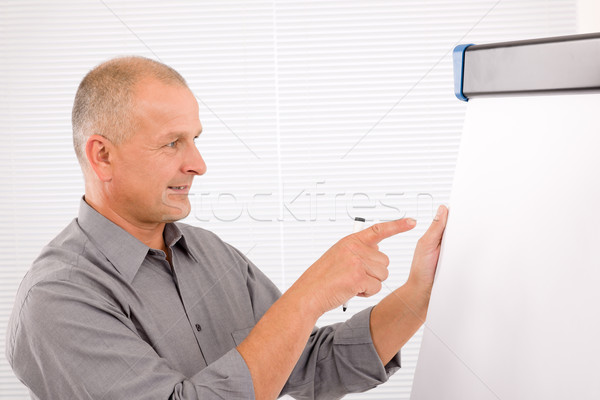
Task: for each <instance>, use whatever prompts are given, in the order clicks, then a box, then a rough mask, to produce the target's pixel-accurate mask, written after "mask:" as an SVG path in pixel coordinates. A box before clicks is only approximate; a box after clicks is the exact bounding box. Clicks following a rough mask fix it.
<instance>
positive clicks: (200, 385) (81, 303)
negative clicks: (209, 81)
mask: <svg viewBox="0 0 600 400" xmlns="http://www.w3.org/2000/svg"><path fill="white" fill-rule="evenodd" d="M163 236H164V239H165V244H166V245H167V246H168V248H169V250H170V252H171V255H172V268H171V265H170V264H169V263H168V261H167V260H166V255H165V253H164V252H163V251H161V250H155V249H152V248H149V247H148V246H146V245H145V244H143V243H142V242H140V241H139V240H137V239H136V238H135V237H133V236H132V235H130V234H129V233H127V232H126V231H125V230H123V229H121V228H120V227H119V226H117V225H115V224H114V223H112V222H111V221H109V220H108V219H106V218H105V217H104V216H102V215H101V214H99V213H98V212H97V211H95V210H94V209H93V208H92V207H90V206H89V205H88V204H87V203H85V201H84V200H82V201H81V205H80V211H79V217H78V218H77V219H75V220H73V222H71V224H70V225H68V226H67V228H65V230H63V231H62V232H61V233H60V234H59V235H58V236H57V237H56V238H55V239H54V240H53V241H52V242H50V244H48V245H47V246H46V247H45V248H44V249H43V250H42V253H41V254H40V256H39V257H38V258H37V259H36V260H35V261H34V263H33V265H32V267H31V269H30V271H29V272H28V274H27V275H26V277H25V278H24V280H23V282H22V283H21V286H20V288H19V291H18V293H17V298H16V301H15V306H14V309H13V313H12V316H11V319H10V322H9V326H8V334H7V344H6V354H7V358H8V360H9V362H10V364H11V366H12V368H13V370H14V371H15V374H16V375H17V377H18V378H19V379H20V380H21V381H22V382H23V383H25V385H27V387H28V388H29V389H30V392H31V394H32V397H33V398H35V399H252V398H254V389H253V385H252V378H251V375H250V372H249V370H248V367H247V365H246V363H245V362H244V360H243V358H242V357H241V355H240V354H239V352H238V351H237V349H236V346H237V345H239V344H240V343H241V341H243V340H244V339H245V337H246V336H247V335H248V333H249V332H250V330H251V329H252V328H253V327H254V325H255V324H256V322H257V321H258V320H259V319H260V318H261V316H262V315H263V314H264V313H265V312H266V311H267V309H268V308H269V307H270V306H271V305H272V304H273V303H274V302H275V301H276V300H277V299H278V298H279V296H280V292H279V291H278V289H277V288H276V287H275V285H274V284H273V283H272V282H271V281H270V280H269V279H268V278H267V277H266V276H265V275H264V274H263V273H262V272H261V271H260V270H259V269H258V268H257V267H256V266H254V265H253V264H252V263H251V262H250V261H249V260H248V259H247V258H246V257H245V256H244V255H243V254H241V253H240V252H239V251H238V250H236V249H235V248H234V247H232V246H230V245H228V244H227V243H224V242H223V241H221V240H220V239H219V238H218V237H217V236H216V235H215V234H213V233H211V232H209V231H206V230H204V229H201V228H197V227H192V226H189V225H186V224H182V223H169V224H166V226H165V230H164V235H163ZM369 315H370V309H367V310H364V311H362V312H360V313H358V314H356V315H355V316H354V317H352V318H351V319H349V320H348V321H346V322H344V323H340V324H335V325H331V326H326V327H323V328H320V329H317V328H315V329H314V330H313V332H312V334H311V336H310V338H309V341H308V343H307V345H306V348H305V350H304V352H303V353H302V355H301V357H300V359H299V361H298V363H297V365H296V367H295V368H294V371H293V372H292V374H291V376H290V377H289V379H288V381H287V383H286V385H285V387H284V389H283V392H282V394H285V393H287V394H290V395H292V396H294V397H296V396H297V397H299V398H302V399H311V398H319V399H321V398H339V397H341V396H343V395H344V394H345V393H348V392H360V391H364V390H368V389H370V388H372V387H374V386H376V385H378V384H380V383H382V382H384V381H386V380H387V378H388V377H389V375H391V374H392V373H393V372H395V371H396V370H397V369H398V368H399V367H400V361H399V355H396V357H395V358H394V359H393V360H392V361H391V362H390V363H389V364H388V365H386V366H385V367H384V366H383V365H382V363H381V361H380V359H379V357H378V356H377V353H376V351H375V348H374V346H373V343H372V340H371V336H370V329H369ZM264 345H265V346H268V345H269V344H268V343H265V344H264Z"/></svg>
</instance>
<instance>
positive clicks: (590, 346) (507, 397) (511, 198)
mask: <svg viewBox="0 0 600 400" xmlns="http://www.w3.org/2000/svg"><path fill="white" fill-rule="evenodd" d="M553 41H554V42H553ZM582 41H587V42H588V46H592V47H588V49H587V50H585V49H584V50H581V52H582V54H580V55H577V56H573V57H571V56H572V54H569V53H568V52H567V53H564V54H563V55H564V56H565V57H567V58H568V57H571V58H572V60H571V62H572V63H576V64H578V65H579V67H580V66H581V64H587V65H589V66H590V71H588V72H589V73H590V77H589V79H583V80H581V79H580V78H581V74H580V75H579V76H577V77H575V78H576V79H580V81H581V82H583V83H582V84H581V86H579V87H577V85H576V84H573V82H569V79H568V77H567V78H565V77H564V76H563V75H562V74H563V72H560V71H558V72H557V73H558V75H560V76H561V77H560V79H558V78H557V79H556V80H553V79H552V78H551V77H552V74H551V73H548V71H545V72H544V74H542V75H544V76H545V78H544V77H539V76H538V77H532V78H531V79H532V80H534V81H535V80H536V79H541V80H542V81H543V79H547V80H548V82H546V83H544V82H542V83H541V84H540V85H538V86H537V87H533V88H524V89H523V90H520V89H519V88H523V85H520V86H519V85H516V86H512V87H509V86H510V85H506V84H504V85H503V84H499V85H498V86H497V87H495V88H492V89H489V88H486V89H482V85H481V84H475V85H473V81H471V82H470V83H469V82H468V80H469V79H470V78H469V76H471V75H470V73H474V74H475V75H477V76H478V77H479V78H478V79H480V78H481V76H482V74H483V75H485V74H488V76H489V79H488V80H486V79H483V80H482V82H484V83H486V82H487V83H488V84H489V80H495V81H496V83H498V82H500V81H502V79H505V78H506V77H504V78H503V77H501V76H500V75H502V72H498V71H501V70H503V71H505V70H506V69H510V68H506V67H507V66H506V65H504V66H503V65H502V63H503V62H508V63H511V65H512V63H519V62H522V63H523V65H524V66H525V67H524V69H530V71H529V72H528V73H529V74H534V73H535V69H536V68H549V69H552V64H547V63H548V60H552V58H553V56H548V54H545V55H544V56H542V57H539V54H541V53H544V52H541V53H539V54H538V52H537V50H535V51H532V53H533V54H537V55H536V56H535V57H538V58H540V59H541V60H545V61H543V62H542V63H541V64H542V65H540V63H539V62H540V60H537V61H536V60H531V59H530V60H529V61H527V60H525V61H524V60H523V59H522V56H515V55H514V52H515V51H516V52H517V53H518V52H522V53H523V54H527V53H528V52H527V51H525V50H527V49H526V47H527V46H529V48H530V49H531V46H533V47H535V46H537V45H543V46H546V45H549V46H548V47H552V45H553V44H556V43H557V42H558V43H561V44H565V43H567V42H570V45H571V46H575V47H578V48H580V47H581V46H582ZM567 44H568V43H567ZM599 44H600V36H599V35H586V36H579V37H569V38H567V40H565V39H564V38H558V40H557V39H548V40H546V41H536V42H534V43H533V44H532V42H521V43H520V42H516V43H510V44H500V46H499V47H501V48H500V49H495V50H494V48H493V46H487V47H483V46H482V50H481V51H482V52H485V51H490V52H494V51H495V52H496V54H498V53H502V54H504V56H503V57H500V58H494V57H490V58H491V60H490V62H491V64H494V65H493V66H490V65H487V66H481V65H479V66H478V67H477V68H480V67H481V68H482V69H484V70H485V71H471V72H469V71H468V69H469V51H471V50H469V49H472V51H473V52H476V51H478V49H477V46H472V47H467V48H466V51H464V53H463V54H462V55H463V56H464V61H465V64H464V73H463V74H462V77H460V78H463V79H464V82H462V84H461V85H458V86H459V87H460V86H462V88H463V89H466V88H467V87H468V86H469V84H471V86H470V87H471V89H470V90H471V92H470V94H467V93H465V92H463V93H460V94H462V95H463V96H464V97H466V98H468V99H469V104H468V107H467V114H466V118H465V124H464V130H463V137H462V141H461V148H460V152H459V158H458V163H457V168H456V173H455V180H454V185H453V189H452V194H451V199H450V204H449V208H450V215H449V220H448V225H447V228H446V232H445V236H444V240H443V243H442V253H441V256H440V261H439V264H438V270H437V273H436V279H435V283H434V288H433V293H432V297H431V302H430V308H429V312H428V315H427V321H426V323H425V329H424V334H423V341H422V346H421V351H420V354H419V360H418V363H417V369H416V372H415V378H414V382H413V390H412V394H411V399H412V400H434V399H435V400H459V399H460V400H470V399H473V400H488V399H489V400H497V399H502V400H516V399H544V400H548V399H567V398H568V399H600V90H598V89H599V87H600V85H598V82H596V83H594V82H593V80H594V79H598V80H600V51H596V50H594V49H600V47H599V46H598V45H599ZM548 47H547V48H548ZM555 47H556V46H555ZM558 47H560V46H558ZM567 47H569V46H567ZM584 47H585V46H584ZM511 49H512V50H513V51H512V54H510V53H511ZM515 49H516V50H515ZM463 50H464V48H463ZM538 50H539V49H538ZM562 50H564V48H563V49H562ZM578 51H580V50H576V52H578ZM583 53H585V54H583ZM481 55H483V54H481ZM481 55H480V56H481ZM555 56H556V54H555ZM584 56H585V59H578V57H584ZM478 57H479V56H478ZM511 57H512V58H511ZM519 57H521V59H520V60H519ZM535 57H534V58H535ZM483 58H484V59H485V58H486V57H483ZM590 58H593V60H590ZM498 60H500V61H498ZM502 60H504V61H502ZM563 61H564V60H563ZM478 62H479V61H478ZM482 63H483V64H485V61H483V62H482ZM483 64H482V65H483ZM543 64H546V65H543ZM579 67H577V68H579ZM560 68H563V69H564V70H565V71H569V70H570V69H569V68H568V66H567V67H565V66H564V65H561V67H560ZM574 68H575V67H574ZM593 68H595V73H594V72H593V71H592V69H593ZM511 73H512V74H515V72H514V71H513V72H511ZM525 78H526V77H522V76H521V77H518V79H521V80H522V82H528V80H527V79H525ZM563 78H564V80H565V81H566V82H567V83H566V84H565V85H564V86H563V87H561V88H558V89H557V88H550V89H548V90H545V89H544V87H545V86H544V85H546V84H548V83H549V82H550V83H552V84H556V83H557V82H562V80H563ZM508 81H510V79H509V80H508ZM530 83H531V82H530ZM534 83H535V85H537V84H538V83H539V82H538V83H536V82H534ZM561 84H562V83H561ZM535 85H534V86H535ZM550 86H551V84H550ZM546 87H548V86H546ZM502 88H505V89H506V88H508V89H506V90H503V89H502ZM459 97H460V96H459Z"/></svg>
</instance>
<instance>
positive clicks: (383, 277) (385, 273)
mask: <svg viewBox="0 0 600 400" xmlns="http://www.w3.org/2000/svg"><path fill="white" fill-rule="evenodd" d="M388 276H390V271H388V269H387V268H384V269H383V271H382V272H381V277H382V279H381V280H382V281H385V280H386V279H387V278H388Z"/></svg>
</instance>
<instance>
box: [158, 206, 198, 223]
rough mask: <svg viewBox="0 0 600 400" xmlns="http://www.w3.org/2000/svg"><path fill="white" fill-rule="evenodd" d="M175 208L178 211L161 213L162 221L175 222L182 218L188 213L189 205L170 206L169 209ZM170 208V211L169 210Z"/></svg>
mask: <svg viewBox="0 0 600 400" xmlns="http://www.w3.org/2000/svg"><path fill="white" fill-rule="evenodd" d="M173 208H175V209H176V210H177V211H178V212H170V213H165V214H163V215H162V218H161V221H162V222H175V221H179V220H180V219H184V218H185V217H187V216H188V215H190V211H191V207H190V206H189V205H188V206H187V207H171V210H172V209H173ZM171 210H170V211H171Z"/></svg>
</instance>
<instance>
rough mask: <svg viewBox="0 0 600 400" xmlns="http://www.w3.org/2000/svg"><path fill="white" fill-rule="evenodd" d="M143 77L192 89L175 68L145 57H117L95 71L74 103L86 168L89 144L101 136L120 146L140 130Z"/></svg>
mask: <svg viewBox="0 0 600 400" xmlns="http://www.w3.org/2000/svg"><path fill="white" fill-rule="evenodd" d="M143 78H154V79H157V80H159V81H161V82H164V83H167V84H175V85H182V86H185V87H186V88H187V87H188V85H187V82H186V81H185V79H184V78H183V77H182V76H181V75H180V74H179V73H178V72H177V71H175V70H174V69H173V68H171V67H169V66H168V65H165V64H163V63H160V62H158V61H154V60H151V59H149V58H145V57H138V56H129V57H120V58H114V59H112V60H109V61H106V62H104V63H102V64H100V65H98V66H96V67H95V68H94V69H92V70H91V71H90V72H89V73H88V74H87V75H86V76H85V77H84V78H83V80H82V81H81V83H80V84H79V88H78V89H77V94H76V95H75V101H74V103H73V113H72V116H71V117H72V119H71V121H72V125H73V147H74V148H75V154H76V155H77V159H78V160H79V164H80V165H81V167H82V169H83V170H84V172H85V170H86V168H87V165H88V163H87V158H86V156H85V145H86V142H87V140H88V138H89V137H90V136H91V135H94V134H98V135H101V136H104V137H105V138H107V139H109V140H110V141H111V142H113V143H114V144H117V145H118V144H120V143H122V142H124V141H125V140H127V138H129V137H130V135H131V133H132V132H134V131H135V129H136V121H135V118H134V117H133V115H132V114H133V113H132V110H133V106H134V101H133V100H134V91H135V86H136V84H137V83H138V82H139V81H140V80H142V79H143Z"/></svg>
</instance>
